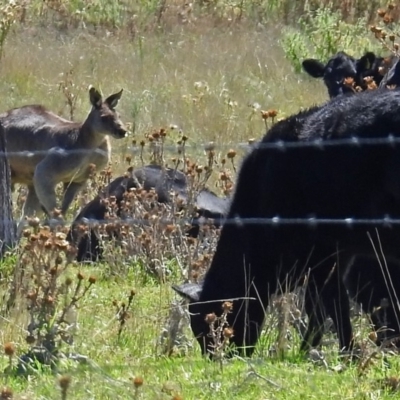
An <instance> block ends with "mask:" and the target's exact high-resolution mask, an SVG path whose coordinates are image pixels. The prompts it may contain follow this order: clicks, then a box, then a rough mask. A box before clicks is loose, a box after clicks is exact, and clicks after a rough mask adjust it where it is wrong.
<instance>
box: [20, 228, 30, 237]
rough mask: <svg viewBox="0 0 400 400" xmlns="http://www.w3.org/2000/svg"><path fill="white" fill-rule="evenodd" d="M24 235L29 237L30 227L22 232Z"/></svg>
mask: <svg viewBox="0 0 400 400" xmlns="http://www.w3.org/2000/svg"><path fill="white" fill-rule="evenodd" d="M22 236H23V237H25V238H29V236H31V231H30V230H29V229H25V230H24V231H23V232H22Z"/></svg>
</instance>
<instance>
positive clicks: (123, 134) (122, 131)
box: [116, 125, 129, 139]
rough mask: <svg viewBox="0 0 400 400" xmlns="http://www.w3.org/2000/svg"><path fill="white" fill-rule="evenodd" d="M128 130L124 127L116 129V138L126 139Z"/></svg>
mask: <svg viewBox="0 0 400 400" xmlns="http://www.w3.org/2000/svg"><path fill="white" fill-rule="evenodd" d="M128 132H129V131H128V129H127V128H126V126H125V125H121V126H120V127H118V129H117V132H116V134H117V135H116V136H117V137H118V138H121V139H122V138H124V137H127V136H128Z"/></svg>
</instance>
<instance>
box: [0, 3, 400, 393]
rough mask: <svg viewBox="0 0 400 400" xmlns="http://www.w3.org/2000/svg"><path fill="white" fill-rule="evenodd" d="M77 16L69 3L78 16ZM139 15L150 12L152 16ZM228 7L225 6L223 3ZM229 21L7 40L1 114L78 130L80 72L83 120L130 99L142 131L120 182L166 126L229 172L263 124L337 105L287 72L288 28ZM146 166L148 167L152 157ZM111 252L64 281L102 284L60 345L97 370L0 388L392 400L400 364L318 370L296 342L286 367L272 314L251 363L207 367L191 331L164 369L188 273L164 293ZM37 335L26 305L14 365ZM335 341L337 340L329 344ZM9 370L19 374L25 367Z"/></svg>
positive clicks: (116, 163)
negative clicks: (20, 111) (112, 99)
mask: <svg viewBox="0 0 400 400" xmlns="http://www.w3.org/2000/svg"><path fill="white" fill-rule="evenodd" d="M150 3H151V4H150ZM173 3H174V4H175V2H173ZM284 3H285V2H275V3H274V5H275V6H279V4H281V5H280V6H279V7H282V8H281V9H282V10H283V9H284ZM361 3H362V2H361ZM74 4H75V3H73V2H71V6H73V5H74ZM138 4H140V6H141V7H142V8H143V9H146V10H147V11H149V10H150V9H151V7H155V5H156V2H148V3H146V2H139V3H138ZM218 4H219V5H220V6H221V4H222V2H219V3H218ZM243 4H245V5H246V6H248V5H249V4H248V3H247V2H245V3H243ZM271 4H272V3H271ZM285 4H286V3H285ZM223 6H224V7H226V4H225V5H223ZM146 7H147V8H146ZM221 7H222V6H221ZM224 7H222V9H221V8H219V9H218V10H217V11H218V12H217V11H216V12H215V14H214V15H213V18H214V19H211V18H210V19H207V18H204V16H203V17H202V18H200V17H199V22H198V23H197V24H194V23H193V24H179V23H177V22H176V16H175V14H174V12H175V11H176V10H175V9H174V8H173V7H172V6H171V8H170V9H168V10H167V14H166V16H165V17H164V18H167V17H168V18H170V20H169V22H170V24H169V25H168V26H167V28H166V27H165V26H164V27H162V28H160V29H157V28H154V27H153V29H148V30H145V29H142V30H140V32H139V34H135V35H128V34H127V33H126V32H119V34H118V32H117V33H115V31H113V30H111V31H109V32H108V33H107V32H106V30H105V29H99V30H98V31H97V33H96V34H93V33H90V32H89V31H88V30H84V29H72V28H71V29H70V30H66V29H64V30H62V29H61V28H60V29H58V30H57V29H55V26H54V25H55V24H49V26H46V25H45V24H43V23H35V24H32V25H29V24H25V25H24V26H17V27H16V29H15V31H13V33H12V35H10V36H9V37H7V40H6V42H5V47H4V56H3V59H2V60H1V64H0V75H1V79H0V90H1V92H2V94H3V95H2V98H1V103H0V107H1V109H2V110H7V109H9V108H11V107H16V106H20V105H23V104H34V103H40V104H43V105H45V106H47V107H49V108H50V109H52V110H53V111H54V112H57V113H60V114H62V115H63V116H65V117H68V115H69V110H68V108H67V107H66V104H65V98H64V96H63V94H62V92H61V91H60V90H59V83H60V82H61V81H62V80H63V79H65V78H64V77H63V76H62V74H66V73H68V72H70V71H72V73H71V77H72V82H73V85H71V86H70V90H71V91H72V92H73V93H74V94H75V95H76V96H78V101H77V110H76V118H77V119H79V120H81V119H83V118H84V117H85V115H86V113H87V112H88V110H89V101H88V94H87V87H88V85H89V84H93V85H95V86H97V87H100V88H101V90H102V91H103V93H104V94H105V95H108V94H109V93H112V92H114V91H116V90H119V89H120V88H124V94H123V97H122V99H121V102H120V105H119V109H120V112H121V116H122V119H123V120H124V121H125V122H131V123H132V124H133V125H134V127H135V129H134V134H132V136H131V137H130V138H129V139H126V140H123V141H118V142H117V141H113V142H112V143H113V149H114V150H113V156H112V172H113V175H114V176H117V175H119V174H122V173H123V172H124V171H125V170H126V168H127V166H128V165H127V164H126V162H125V156H126V155H129V154H131V153H130V152H129V150H128V147H129V146H130V145H131V141H132V140H133V139H134V140H137V142H139V141H140V140H142V139H143V138H145V137H146V135H148V134H149V133H151V132H153V131H154V130H157V129H159V128H160V127H166V128H167V129H168V127H169V126H170V125H176V126H177V127H178V129H181V130H182V132H183V133H184V134H186V135H187V136H188V137H189V140H188V143H189V145H191V146H192V147H193V146H195V145H199V144H204V143H207V142H209V141H214V142H215V143H216V146H217V147H216V152H217V160H218V162H220V160H221V158H223V157H225V155H226V152H227V151H228V150H229V149H230V148H233V149H237V148H238V143H240V142H246V141H247V140H248V139H250V138H256V139H257V138H260V137H261V136H262V135H263V133H264V132H265V125H264V122H263V120H262V118H261V113H260V111H261V110H267V109H272V108H273V109H277V110H278V111H279V114H278V117H284V116H288V115H290V114H292V113H295V112H297V111H298V110H299V109H300V108H301V107H309V106H311V105H314V104H320V103H322V102H324V101H325V100H326V99H327V91H326V88H325V87H324V85H323V83H322V82H321V81H317V80H312V79H310V78H308V77H307V76H306V75H305V74H295V73H294V72H293V70H292V67H291V65H290V63H289V62H288V61H287V60H286V59H285V57H284V53H283V50H282V48H281V40H282V35H281V30H280V28H281V25H280V22H279V23H276V21H273V22H274V24H271V25H273V26H271V25H262V24H255V23H253V22H252V21H249V19H246V20H244V21H243V22H242V23H240V24H228V23H226V20H224V19H223V18H222V19H221V21H220V20H218V18H216V14H218V13H220V14H221V15H222V14H223V12H225V11H226V10H225V9H224ZM178 8H179V7H178ZM174 10H175V11H174ZM221 10H222V11H221ZM247 10H250V11H251V10H252V9H251V7H249V8H247ZM253 10H254V9H253ZM107 12H108V11H107ZM110 12H111V11H110ZM146 15H147V14H146ZM146 18H147V17H146ZM47 21H48V20H47ZM216 21H220V23H219V24H217V23H216ZM39 22H40V21H39ZM143 26H144V25H143ZM179 137H180V134H179V133H178V132H177V130H174V131H171V132H170V134H169V139H168V143H169V144H174V143H176V141H177V140H178V138H179ZM188 155H189V156H190V157H191V158H192V159H194V161H196V162H198V163H199V164H204V163H206V155H205V154H204V151H203V150H202V148H201V147H200V148H197V149H192V150H188ZM242 155H243V151H241V150H238V156H237V157H236V158H237V160H236V161H235V162H236V165H237V166H238V165H239V163H240V159H241V157H242ZM133 156H134V158H133V161H132V163H133V164H134V165H140V163H141V161H140V159H139V157H138V155H137V154H136V155H133ZM176 156H177V152H176V151H172V152H169V153H167V156H166V162H167V163H169V164H171V161H170V159H171V158H172V157H176ZM145 157H146V159H147V158H148V153H146V155H145ZM221 168H222V166H221V164H217V165H216V166H215V171H214V174H213V176H212V178H211V181H210V182H211V185H213V184H214V183H215V182H216V181H217V180H218V173H219V171H220V170H221ZM91 195H92V193H89V194H87V195H86V198H87V199H89V198H90V196H91ZM80 201H81V202H82V201H83V199H82V198H81V199H80ZM79 204H80V203H79V202H77V204H76V205H75V209H76V208H78V206H79ZM71 216H72V214H71ZM107 249H108V252H109V254H108V255H107V260H109V261H110V262H108V263H107V264H106V265H104V264H98V265H95V266H93V267H91V268H88V267H81V266H76V265H74V266H70V267H69V270H68V274H70V275H71V276H74V275H76V273H77V272H78V271H82V272H83V273H84V274H85V276H86V277H87V276H89V275H95V276H97V282H96V284H95V285H94V286H93V287H92V288H91V290H90V292H89V294H88V295H87V296H85V297H84V298H83V301H82V302H81V303H80V304H79V309H78V310H77V320H78V328H77V331H76V333H75V335H74V343H73V344H72V345H71V346H67V345H66V344H63V345H62V349H63V350H64V351H66V352H71V353H76V354H81V355H83V356H85V357H88V360H87V362H86V363H84V362H77V361H73V360H71V359H66V360H62V361H61V362H60V365H59V370H58V371H57V373H56V374H54V373H52V372H51V371H49V370H46V369H43V370H41V371H39V372H36V373H33V374H32V375H30V376H29V377H15V376H12V375H9V374H3V375H2V384H1V385H0V386H7V387H10V388H12V390H13V392H14V398H15V399H32V400H36V399H56V398H61V393H60V389H59V388H58V383H57V380H58V376H59V375H63V374H67V375H69V376H71V387H70V388H69V390H68V398H71V399H85V400H86V399H96V400H101V399H127V398H140V399H173V398H175V400H177V399H178V398H183V399H213V398H215V399H219V400H223V399H244V400H247V399H249V400H250V399H251V400H254V399H260V400H264V399H322V398H323V399H372V398H382V399H385V398H393V397H394V396H395V395H393V393H391V391H390V389H388V388H385V386H384V385H383V384H382V382H381V380H382V379H384V378H385V377H387V376H389V377H390V376H393V377H397V376H398V374H399V368H400V364H399V361H398V358H397V357H396V356H390V355H389V356H388V359H389V361H390V364H391V368H390V369H388V368H386V367H385V365H384V363H383V361H382V360H380V359H377V360H375V359H374V360H373V362H372V363H371V365H368V366H365V368H363V369H362V370H360V366H359V364H357V363H355V364H346V363H344V362H343V361H342V360H339V359H338V358H337V345H332V344H329V342H327V344H326V345H325V346H324V348H323V350H324V352H325V354H326V364H323V363H322V364H321V363H316V364H314V363H312V362H311V361H309V360H305V359H302V358H301V357H300V356H299V355H298V349H299V338H298V336H297V335H296V334H294V335H293V339H292V340H290V341H289V349H288V350H287V353H286V354H285V357H283V359H281V358H279V357H277V356H274V355H270V349H271V346H273V345H275V342H276V336H277V332H276V329H275V327H276V321H275V319H276V318H275V319H274V316H273V314H272V315H268V318H267V323H266V329H265V333H264V335H263V336H262V338H261V340H260V342H259V344H258V347H257V351H256V354H255V355H254V357H253V358H251V359H246V360H244V359H238V358H236V359H232V360H227V361H224V362H223V364H222V365H220V364H219V363H213V362H210V361H208V360H206V359H204V358H202V357H201V355H200V351H199V348H198V345H197V342H196V341H195V340H194V338H193V337H192V334H191V331H190V329H189V327H187V328H186V330H185V340H183V342H182V345H181V346H180V347H179V348H178V349H177V351H176V352H174V353H173V355H171V356H166V355H163V352H162V346H161V345H160V342H159V338H160V335H161V333H162V331H163V328H165V326H166V323H167V321H168V315H169V311H170V308H171V304H172V303H173V302H174V301H176V297H175V294H174V293H173V291H172V290H171V284H172V283H179V282H180V281H181V280H182V279H183V278H184V276H183V274H182V272H181V270H180V269H178V268H177V267H176V263H174V262H172V263H171V266H170V268H171V269H172V271H173V273H172V274H171V276H170V277H169V278H168V279H167V280H166V282H165V283H159V282H158V281H157V280H156V279H155V278H154V277H151V276H149V275H148V274H147V273H146V272H145V268H144V267H143V260H137V259H135V257H131V259H129V260H128V261H127V260H126V259H124V257H123V255H122V253H121V252H120V251H119V250H118V248H114V249H113V248H112V246H107ZM178 258H179V257H178ZM163 262H168V260H163ZM15 264H16V258H15V257H13V258H7V259H6V260H4V261H3V262H2V263H1V264H0V270H1V271H2V280H1V281H0V290H1V292H2V294H3V295H6V294H7V292H8V290H9V286H10V280H11V276H12V270H13V268H14V265H15ZM183 267H184V268H185V267H187V266H186V265H184V266H183ZM27 268H28V267H27ZM132 289H135V291H136V296H135V298H134V302H133V305H132V307H131V309H130V311H129V312H130V318H128V319H127V321H126V325H125V326H124V329H123V332H122V335H121V337H120V338H118V328H119V323H118V321H117V320H116V317H115V314H116V308H115V306H114V305H113V301H114V300H117V302H118V303H120V302H122V301H125V302H126V300H127V297H128V294H129V292H130V290H132ZM275 317H276V316H275ZM28 322H29V321H28V314H27V311H26V302H25V300H24V298H23V296H22V298H20V299H19V300H18V302H17V305H16V308H15V309H13V310H12V312H11V314H10V315H3V316H2V318H1V319H0V342H1V343H2V344H5V343H7V342H12V343H14V344H15V347H16V356H18V355H22V354H24V352H26V351H27V349H28V345H27V343H26V341H25V337H26V328H27V325H28ZM367 334H368V330H367V329H366V327H365V322H364V323H363V324H361V325H360V323H359V321H358V322H357V324H356V335H357V336H356V337H357V340H359V341H361V340H365V338H366V336H367ZM330 339H334V340H336V339H335V337H332V336H331V337H330ZM335 343H336V342H335ZM12 362H13V363H14V364H15V363H16V362H17V360H16V358H15V357H14V359H13V360H12ZM8 363H9V360H8V358H7V357H6V356H5V355H4V356H3V357H0V371H3V370H5V368H6V367H7V365H8ZM138 376H140V377H142V378H143V380H144V383H143V386H141V387H140V388H138V390H137V391H136V392H135V389H134V385H133V382H132V378H133V377H138ZM396 379H397V378H396ZM394 382H396V380H395V379H394ZM0 388H1V387H0ZM174 396H175V397H174ZM179 396H180V397H179Z"/></svg>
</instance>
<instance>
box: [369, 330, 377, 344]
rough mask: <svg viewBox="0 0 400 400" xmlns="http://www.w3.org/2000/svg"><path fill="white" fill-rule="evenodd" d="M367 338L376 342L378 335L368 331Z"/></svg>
mask: <svg viewBox="0 0 400 400" xmlns="http://www.w3.org/2000/svg"><path fill="white" fill-rule="evenodd" d="M368 338H369V340H371V341H372V342H374V343H375V342H376V341H377V340H378V335H377V334H376V332H375V331H372V332H370V334H369V335H368Z"/></svg>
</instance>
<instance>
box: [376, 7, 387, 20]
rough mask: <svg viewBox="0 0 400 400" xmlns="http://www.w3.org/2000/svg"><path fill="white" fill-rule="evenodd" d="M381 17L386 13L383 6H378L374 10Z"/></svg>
mask: <svg viewBox="0 0 400 400" xmlns="http://www.w3.org/2000/svg"><path fill="white" fill-rule="evenodd" d="M376 13H377V14H378V15H379V16H380V17H381V18H383V17H384V16H385V15H386V10H385V9H383V8H380V9H379V10H378V11H377V12H376Z"/></svg>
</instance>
